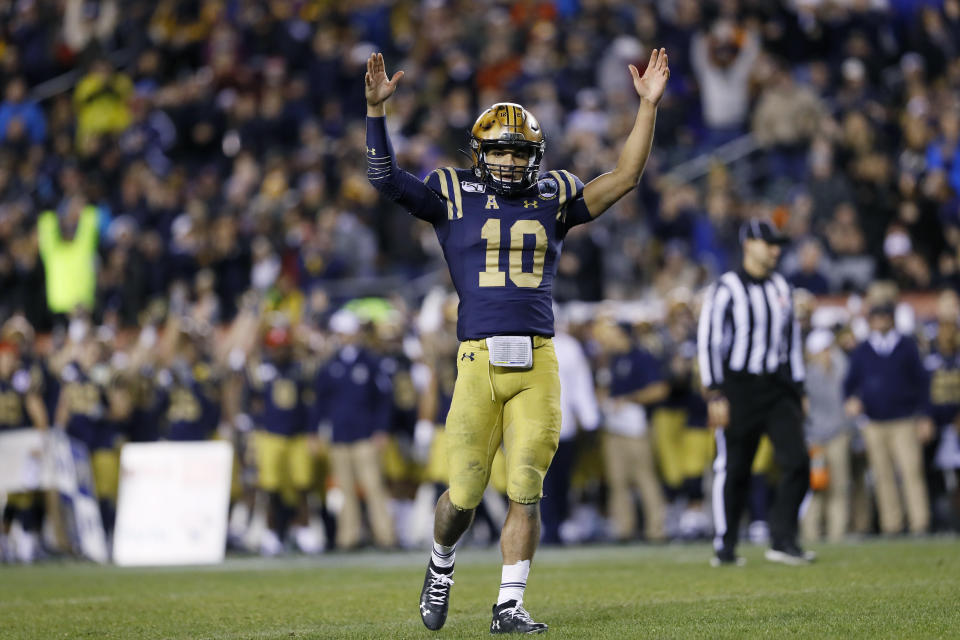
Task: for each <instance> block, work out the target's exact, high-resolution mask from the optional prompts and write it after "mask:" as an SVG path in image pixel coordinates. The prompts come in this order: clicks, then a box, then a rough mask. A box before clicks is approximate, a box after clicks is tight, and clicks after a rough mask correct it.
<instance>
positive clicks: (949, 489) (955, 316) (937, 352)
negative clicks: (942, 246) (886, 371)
mask: <svg viewBox="0 0 960 640" xmlns="http://www.w3.org/2000/svg"><path fill="white" fill-rule="evenodd" d="M958 323H960V300H958V295H957V293H956V292H955V291H952V290H949V289H948V290H946V291H943V292H942V293H941V294H940V296H939V297H938V299H937V309H936V329H935V331H936V333H935V335H934V338H933V340H931V341H930V346H929V349H928V353H927V355H926V356H925V357H924V360H923V363H924V367H925V368H926V370H927V374H928V375H929V376H930V415H931V418H932V419H933V421H934V427H935V433H934V437H933V438H931V439H930V441H929V442H928V443H927V444H925V445H924V463H925V469H926V474H927V490H928V491H929V493H930V506H931V510H930V511H931V516H932V526H933V528H934V530H951V529H952V530H955V531H956V530H958V529H960V490H958V485H957V477H956V469H958V468H960V328H958Z"/></svg>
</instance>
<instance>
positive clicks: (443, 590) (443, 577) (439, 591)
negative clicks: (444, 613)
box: [427, 569, 453, 605]
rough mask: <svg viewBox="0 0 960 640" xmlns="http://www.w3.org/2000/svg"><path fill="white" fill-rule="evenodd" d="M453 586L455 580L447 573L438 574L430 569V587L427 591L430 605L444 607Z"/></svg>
mask: <svg viewBox="0 0 960 640" xmlns="http://www.w3.org/2000/svg"><path fill="white" fill-rule="evenodd" d="M452 585H453V578H451V577H450V576H449V575H447V574H446V573H437V572H436V571H434V570H433V569H430V587H429V588H428V589H427V599H428V600H429V601H430V604H435V605H442V604H443V603H444V601H445V600H446V598H447V592H448V591H450V587H451V586H452Z"/></svg>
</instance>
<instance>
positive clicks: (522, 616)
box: [504, 603, 536, 624]
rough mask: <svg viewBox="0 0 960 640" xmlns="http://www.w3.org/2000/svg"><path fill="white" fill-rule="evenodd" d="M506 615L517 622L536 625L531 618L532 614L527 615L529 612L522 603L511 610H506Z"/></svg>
mask: <svg viewBox="0 0 960 640" xmlns="http://www.w3.org/2000/svg"><path fill="white" fill-rule="evenodd" d="M504 613H505V614H507V615H508V616H510V617H511V618H513V619H515V620H520V621H521V622H526V623H527V624H536V623H535V622H534V621H533V618H531V617H530V614H529V613H527V610H526V609H524V608H523V605H522V604H520V603H517V606H515V607H513V608H511V609H505V610H504Z"/></svg>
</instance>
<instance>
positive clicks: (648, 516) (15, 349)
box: [0, 282, 960, 560]
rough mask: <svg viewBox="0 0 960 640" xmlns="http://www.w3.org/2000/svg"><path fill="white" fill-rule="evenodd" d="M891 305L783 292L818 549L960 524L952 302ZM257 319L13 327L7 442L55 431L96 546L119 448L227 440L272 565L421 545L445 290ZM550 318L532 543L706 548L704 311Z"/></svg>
mask: <svg viewBox="0 0 960 640" xmlns="http://www.w3.org/2000/svg"><path fill="white" fill-rule="evenodd" d="M898 302H899V301H898V297H897V290H896V287H895V285H894V284H892V283H890V282H887V283H882V284H875V285H873V286H872V287H871V290H870V292H868V295H867V296H866V297H865V298H863V299H861V298H859V297H852V298H850V300H849V301H848V302H847V303H846V304H845V305H842V306H830V305H823V304H821V305H818V304H817V303H816V301H815V299H814V298H813V296H812V295H811V294H810V293H809V292H806V291H803V290H800V291H799V292H798V299H797V312H798V317H799V319H800V322H801V326H802V328H803V334H804V340H805V344H806V355H807V367H808V371H809V376H808V381H807V403H808V404H807V412H808V419H807V424H806V431H807V441H808V444H809V446H810V451H811V456H812V460H813V464H812V471H811V487H812V490H811V493H810V495H809V499H808V501H807V505H808V506H807V507H805V510H806V516H805V519H804V533H805V535H806V536H807V538H808V539H809V540H810V541H817V540H820V539H823V538H824V537H825V536H826V537H827V538H828V539H830V540H842V539H845V538H846V537H848V536H850V535H868V534H874V533H882V534H887V535H897V534H900V533H904V532H909V533H912V534H916V535H924V534H927V533H931V532H946V531H954V532H957V531H960V491H958V482H957V481H958V473H957V471H958V469H960V301H958V297H957V294H956V293H955V292H953V291H952V290H945V291H944V292H942V293H941V294H940V295H939V296H938V297H937V298H936V302H935V304H934V305H933V308H934V312H933V314H932V315H930V316H921V315H919V314H917V313H915V311H914V308H913V307H912V306H911V305H910V304H907V303H903V302H899V303H898ZM265 303H266V301H265V300H259V301H258V300H254V299H249V298H248V299H246V300H245V301H244V305H243V307H242V308H241V310H240V311H239V313H238V316H237V318H236V320H235V322H234V323H233V324H232V325H231V326H229V327H227V328H222V329H220V330H218V331H215V332H212V333H211V332H209V331H208V330H207V329H205V327H204V325H202V324H198V323H195V322H193V321H192V320H191V319H190V314H189V313H187V314H185V315H176V314H171V315H168V316H165V317H164V316H157V317H156V318H155V321H154V322H153V323H150V324H147V325H145V326H144V327H143V328H141V329H140V330H139V331H137V332H128V333H126V334H121V335H118V334H114V333H113V332H112V330H111V329H110V328H109V327H108V326H106V325H100V326H97V325H95V324H93V323H91V322H90V320H89V318H88V317H86V316H74V317H73V318H72V319H71V320H70V322H69V325H68V330H67V332H66V334H65V337H64V342H63V344H59V345H55V346H56V348H55V349H53V350H51V352H50V354H49V355H43V354H41V353H38V352H37V351H36V350H35V349H34V347H33V345H34V344H35V341H34V339H33V333H32V328H31V327H30V326H29V324H28V323H27V321H26V320H25V319H24V318H23V316H15V317H14V318H12V319H11V320H9V321H7V323H6V324H5V325H4V326H3V329H2V336H0V337H2V340H0V409H2V412H0V429H8V428H15V427H23V426H30V425H33V426H34V427H36V428H40V429H46V428H49V425H53V428H57V429H63V430H65V431H66V433H67V434H69V435H70V436H71V437H72V438H74V439H76V440H79V441H80V442H82V443H84V444H85V445H86V447H87V449H88V450H89V452H90V459H91V468H92V475H93V485H94V490H95V494H96V498H97V499H98V501H99V504H100V511H101V516H102V520H103V523H104V527H105V529H106V531H107V533H108V536H109V534H110V531H111V529H112V526H113V521H114V518H115V509H116V499H117V488H118V475H119V466H118V461H119V451H120V447H121V446H122V445H123V443H125V442H153V441H158V440H166V441H175V442H191V441H192V442H201V441H207V440H210V439H222V440H226V441H228V442H230V443H232V444H233V446H234V450H235V452H236V458H235V465H234V466H235V468H234V475H233V485H232V490H231V505H232V506H231V519H230V528H229V531H230V539H229V540H230V544H231V546H232V547H233V548H235V549H237V550H242V551H252V552H259V553H262V554H264V555H268V556H272V555H276V554H279V553H283V552H285V551H290V550H294V549H297V550H299V551H301V552H305V553H318V552H320V551H322V550H324V549H328V548H336V549H341V550H349V549H355V548H358V547H362V546H366V545H371V544H372V545H375V546H377V547H378V548H383V549H393V548H415V547H420V546H423V545H426V544H429V541H430V540H431V536H432V532H431V523H432V509H433V506H434V503H435V500H436V497H437V496H438V495H439V492H441V491H442V490H443V488H444V485H445V483H446V478H447V476H446V473H447V469H446V455H445V451H446V450H445V444H444V432H443V424H444V421H445V417H446V414H447V411H448V409H449V406H450V402H451V398H452V395H453V385H454V382H455V378H456V357H455V355H456V352H457V347H458V344H459V343H458V341H457V339H456V307H457V298H456V296H455V295H454V294H452V293H449V292H448V291H447V290H445V289H444V288H440V287H438V288H436V289H434V290H432V291H431V292H430V293H429V294H428V295H427V296H426V297H425V299H424V301H423V304H422V305H421V306H419V307H414V308H410V307H406V306H404V302H403V300H402V298H401V297H399V296H398V297H396V298H394V299H392V300H388V299H384V298H365V299H357V300H354V301H351V302H350V303H348V304H347V305H346V306H344V307H343V308H340V309H338V310H337V311H335V312H334V313H332V314H330V316H329V318H328V320H327V321H326V322H324V323H323V324H322V325H315V326H311V325H306V324H301V325H295V326H294V325H291V324H290V323H289V321H288V320H287V317H286V316H285V314H283V313H282V312H278V311H267V310H265V309H264V308H263V306H262V305H263V304H265ZM196 304H200V303H196ZM928 306H929V305H928ZM555 312H556V314H557V316H558V332H557V336H556V338H555V343H556V350H557V354H558V361H559V363H560V376H561V381H562V405H563V425H562V429H561V435H560V446H559V449H558V451H557V455H556V457H555V459H554V462H553V464H552V466H551V468H550V471H549V472H548V474H547V478H546V480H545V484H544V499H543V502H542V514H543V539H544V542H545V543H551V544H576V543H584V542H597V541H633V540H646V541H648V542H663V541H668V540H676V541H689V540H698V539H705V538H708V537H709V536H710V535H711V534H712V530H713V523H712V518H711V517H710V513H711V511H710V509H711V507H710V504H711V500H710V487H711V486H712V472H711V468H710V467H711V461H712V459H713V457H714V453H715V445H714V440H713V436H712V432H711V429H710V427H709V425H708V424H707V414H706V406H705V402H704V399H703V396H702V393H701V386H700V380H699V374H698V364H697V361H696V358H697V356H696V324H697V323H696V317H697V314H698V300H697V298H696V296H694V295H692V294H691V292H690V291H689V290H675V291H673V292H671V294H670V295H669V297H668V303H667V304H666V305H665V306H664V307H663V308H662V309H656V308H653V307H649V306H645V305H641V306H638V305H636V304H620V303H614V302H609V301H608V302H604V303H600V304H599V305H588V304H583V303H577V304H569V305H566V306H565V307H564V308H562V309H561V308H560V307H558V308H557V309H556V310H555ZM884 344H886V345H887V346H886V347H884V346H883V345H884ZM867 352H869V353H867ZM870 354H873V355H870ZM864 358H868V360H866V361H865V360H864ZM869 358H873V359H872V360H869ZM864 367H866V371H868V372H869V375H865V374H864ZM498 458H499V454H498ZM776 474H777V468H776V464H775V461H774V459H773V451H772V447H771V446H770V444H769V443H768V442H763V443H762V444H761V447H760V450H759V451H758V453H757V456H756V459H755V461H754V465H753V477H752V480H751V488H750V500H749V505H750V509H749V519H748V520H746V521H745V522H744V523H743V526H744V527H745V531H746V537H748V538H749V539H750V540H752V541H754V542H757V543H762V542H765V541H766V539H767V536H768V529H767V525H766V520H767V508H768V505H769V504H770V502H771V498H772V492H773V491H774V487H775V486H776ZM898 479H899V480H898ZM505 481H506V478H505V475H504V469H503V462H502V460H495V462H494V471H493V474H492V477H491V482H490V486H489V488H488V490H487V492H486V494H485V496H484V500H483V503H482V506H481V508H480V515H479V517H478V519H477V522H476V524H475V525H474V527H473V529H472V530H471V531H472V533H471V534H470V538H469V539H470V540H471V541H472V542H473V543H474V544H485V543H492V542H494V541H495V540H496V537H497V535H498V532H499V530H500V525H501V524H502V519H503V517H504V516H505V513H506V511H505V507H506V498H505V491H506V482H505ZM898 484H899V485H900V486H901V487H902V489H898ZM901 491H902V495H903V497H902V499H901V497H900V493H901ZM47 504H48V503H47V502H46V501H45V500H44V499H43V496H42V495H41V494H37V493H32V494H31V493H26V494H12V495H10V496H7V499H6V508H5V510H4V525H5V526H4V532H6V533H8V534H9V535H7V536H6V537H2V536H0V541H2V542H4V547H5V552H6V554H7V558H8V559H13V558H19V559H21V560H26V559H29V558H32V557H34V554H36V553H37V552H38V551H39V550H41V549H42V548H43V547H42V545H40V544H39V540H40V535H39V534H40V531H41V530H42V523H43V517H44V512H45V506H46V505H47ZM18 554H19V555H18Z"/></svg>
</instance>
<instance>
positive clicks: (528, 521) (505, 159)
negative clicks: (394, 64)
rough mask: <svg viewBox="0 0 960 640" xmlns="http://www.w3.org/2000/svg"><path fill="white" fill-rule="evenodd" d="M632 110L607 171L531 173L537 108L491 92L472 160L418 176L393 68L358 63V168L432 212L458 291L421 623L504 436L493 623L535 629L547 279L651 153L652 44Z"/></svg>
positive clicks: (553, 371)
mask: <svg viewBox="0 0 960 640" xmlns="http://www.w3.org/2000/svg"><path fill="white" fill-rule="evenodd" d="M629 68H630V73H631V75H632V77H633V86H634V88H635V89H636V92H637V95H638V96H639V97H640V107H639V109H638V111H637V118H636V121H635V123H634V126H633V130H632V131H631V132H630V135H629V136H628V137H627V140H626V143H625V144H624V146H623V150H622V151H621V153H620V158H619V160H618V161H617V166H616V168H615V169H614V170H613V171H611V172H609V173H605V174H603V175H601V176H599V177H597V178H595V179H594V180H592V181H591V182H590V183H588V184H587V185H586V186H584V185H583V183H582V182H581V181H580V180H579V179H578V178H577V177H576V176H574V175H572V174H571V173H569V172H567V171H550V172H548V173H547V174H545V175H542V176H541V175H540V161H541V160H542V158H543V151H544V135H543V131H542V130H541V128H540V124H539V123H538V122H537V119H536V118H534V116H533V114H531V113H530V112H529V111H527V110H526V109H524V108H523V107H522V106H520V105H518V104H513V103H509V102H500V103H497V104H494V105H493V106H491V107H490V108H489V109H487V110H486V111H484V112H483V113H482V114H480V117H479V118H477V121H476V123H475V124H474V125H473V128H472V129H471V132H470V149H471V154H472V157H473V167H472V169H455V168H451V167H444V168H440V169H437V170H436V171H434V172H433V173H431V174H430V175H429V176H427V179H426V180H425V182H421V181H420V180H418V179H417V178H415V177H414V176H412V175H410V174H409V173H407V172H405V171H402V170H401V169H399V168H398V167H397V163H396V159H395V157H394V154H393V150H392V148H391V146H390V140H389V138H388V137H387V127H386V117H385V116H386V109H385V102H386V101H387V99H388V98H390V96H392V95H393V93H394V91H396V88H397V84H398V83H399V81H400V78H402V77H403V72H402V71H397V72H396V73H395V74H394V75H393V77H392V78H391V77H389V76H387V73H386V67H385V65H384V61H383V55H381V54H379V53H375V54H372V55H371V56H370V58H369V59H368V60H367V72H366V76H365V91H366V99H367V150H366V153H367V163H368V164H367V176H368V178H369V180H370V182H371V183H372V184H373V185H374V186H375V187H376V188H377V189H378V190H379V191H380V193H382V194H383V195H384V196H386V197H387V198H389V199H391V200H393V201H395V202H397V203H398V204H400V205H402V206H403V207H404V208H406V209H407V210H408V211H410V213H412V214H413V215H414V216H416V217H418V218H420V219H422V220H426V221H427V222H430V223H431V224H432V225H433V227H434V230H435V231H436V233H437V238H438V239H439V241H440V245H441V247H442V248H443V253H444V256H445V258H446V260H447V266H448V268H449V270H450V276H451V278H452V279H453V283H454V286H455V287H456V290H457V293H458V294H459V296H460V306H459V309H458V319H457V338H458V339H459V340H460V349H459V352H458V354H457V367H458V375H457V382H456V386H455V388H454V394H453V401H452V405H451V408H450V414H449V416H448V417H447V425H446V439H447V452H448V458H449V468H450V488H449V490H447V491H446V492H444V494H443V495H441V496H440V499H439V500H438V502H437V508H436V514H435V518H434V544H433V552H432V554H431V557H430V562H429V564H428V565H427V572H426V576H425V578H424V582H423V590H422V591H421V595H420V616H421V618H422V620H423V623H424V624H425V625H426V626H427V628H429V629H433V630H436V629H440V628H441V627H442V626H443V624H444V622H445V621H446V618H447V610H448V608H449V605H450V587H451V586H452V585H453V579H452V576H453V564H454V554H455V548H456V544H457V541H458V540H459V539H460V536H461V535H463V533H464V532H465V531H466V530H467V527H469V526H470V522H471V521H472V519H473V514H474V509H475V508H476V507H477V505H478V504H479V503H480V500H481V497H482V496H483V490H484V488H485V487H486V485H487V481H488V478H489V476H490V466H491V463H492V461H493V457H494V454H495V453H496V450H497V449H498V448H499V447H500V445H501V442H502V443H503V449H504V453H505V454H506V466H507V496H508V498H509V499H510V504H509V508H508V511H507V518H506V522H505V523H504V525H503V531H502V533H501V538H500V549H501V552H502V553H503V573H502V579H501V583H500V594H499V597H498V598H497V603H496V604H495V605H494V606H493V619H492V621H491V623H490V632H491V633H539V632H542V631H546V629H547V625H545V624H543V623H540V622H534V621H533V619H532V618H531V617H530V614H528V613H527V612H526V610H525V609H524V608H523V592H524V588H525V587H526V583H527V576H528V574H529V572H530V563H531V561H532V560H533V554H534V552H535V550H536V547H537V542H538V540H539V538H540V509H539V502H540V497H541V495H542V489H543V478H544V475H545V474H546V472H547V468H548V467H549V466H550V461H551V460H552V458H553V454H554V452H555V451H556V449H557V443H558V437H559V433H560V379H559V377H558V373H557V358H556V354H555V352H554V348H553V342H552V341H551V336H553V310H552V307H551V305H552V302H553V300H552V286H553V278H554V275H555V274H556V269H557V259H558V257H559V255H560V248H561V245H562V243H563V239H564V237H565V236H566V234H567V231H569V230H570V228H571V227H573V226H575V225H578V224H583V223H585V222H589V221H590V220H593V219H594V218H596V217H597V216H599V215H600V214H601V213H603V212H604V211H606V210H607V209H608V208H610V206H611V205H613V204H614V203H615V202H617V200H619V199H620V198H622V197H623V196H624V195H626V194H627V193H629V192H630V191H631V190H632V189H633V188H634V187H635V186H636V185H637V182H638V181H639V180H640V176H641V174H642V173H643V168H644V165H645V164H646V161H647V158H648V156H649V155H650V147H651V144H652V142H653V129H654V124H655V122H656V113H657V104H658V103H659V102H660V98H661V97H662V96H663V92H664V89H665V88H666V84H667V79H668V78H669V77H670V70H669V68H668V66H667V55H666V52H665V51H664V50H663V49H659V50H656V49H655V50H654V51H653V52H652V53H651V54H650V61H649V63H648V65H647V68H646V70H645V71H644V73H643V75H642V76H641V75H640V72H639V71H638V70H637V68H636V67H635V66H633V65H630V67H629Z"/></svg>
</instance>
